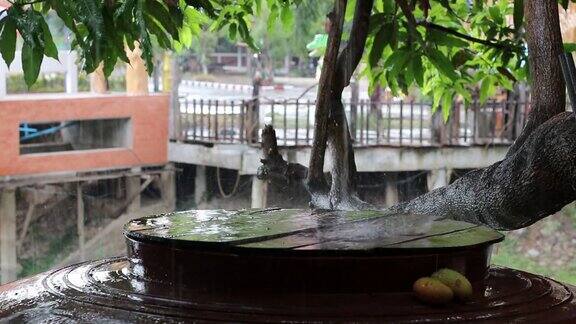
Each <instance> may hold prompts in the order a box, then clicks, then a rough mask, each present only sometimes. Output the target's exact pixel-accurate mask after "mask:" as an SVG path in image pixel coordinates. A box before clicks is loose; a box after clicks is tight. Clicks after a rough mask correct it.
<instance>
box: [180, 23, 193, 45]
mask: <svg viewBox="0 0 576 324" xmlns="http://www.w3.org/2000/svg"><path fill="white" fill-rule="evenodd" d="M180 43H181V44H182V45H184V47H190V46H191V45H192V30H191V29H190V28H186V27H184V28H182V30H180Z"/></svg>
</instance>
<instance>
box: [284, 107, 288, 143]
mask: <svg viewBox="0 0 576 324" xmlns="http://www.w3.org/2000/svg"><path fill="white" fill-rule="evenodd" d="M286 110H288V107H287V101H286V99H284V123H283V125H284V146H286V145H287V144H288V124H287V117H286Z"/></svg>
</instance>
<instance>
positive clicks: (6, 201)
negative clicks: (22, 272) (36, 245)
mask: <svg viewBox="0 0 576 324" xmlns="http://www.w3.org/2000/svg"><path fill="white" fill-rule="evenodd" d="M0 195H1V196H0V284H4V283H7V282H11V281H14V280H16V278H17V275H18V259H17V255H16V242H17V241H16V240H17V238H16V190H15V189H4V190H2V192H1V194H0Z"/></svg>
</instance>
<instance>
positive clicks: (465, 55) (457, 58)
mask: <svg viewBox="0 0 576 324" xmlns="http://www.w3.org/2000/svg"><path fill="white" fill-rule="evenodd" d="M473 58H474V57H473V56H472V54H470V52H469V51H468V50H466V49H461V50H459V51H458V52H456V54H454V55H453V56H452V65H453V66H454V67H456V68H458V67H460V66H462V65H464V64H465V63H466V62H468V61H469V60H471V59H473Z"/></svg>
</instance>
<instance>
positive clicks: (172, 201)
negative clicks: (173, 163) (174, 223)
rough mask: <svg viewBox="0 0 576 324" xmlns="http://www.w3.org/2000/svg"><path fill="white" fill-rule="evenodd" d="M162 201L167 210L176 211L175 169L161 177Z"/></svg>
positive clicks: (163, 173) (165, 172) (167, 171)
mask: <svg viewBox="0 0 576 324" xmlns="http://www.w3.org/2000/svg"><path fill="white" fill-rule="evenodd" d="M160 183H161V186H162V188H161V190H162V201H163V203H164V205H165V206H166V209H168V210H170V211H172V210H175V209H176V176H175V174H174V170H173V169H171V168H170V169H169V170H166V171H164V172H162V175H160Z"/></svg>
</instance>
